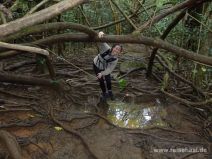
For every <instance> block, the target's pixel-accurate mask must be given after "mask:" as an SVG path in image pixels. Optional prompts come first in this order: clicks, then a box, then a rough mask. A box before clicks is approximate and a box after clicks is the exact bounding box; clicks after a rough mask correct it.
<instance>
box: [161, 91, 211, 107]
mask: <svg viewBox="0 0 212 159" xmlns="http://www.w3.org/2000/svg"><path fill="white" fill-rule="evenodd" d="M161 92H162V93H164V94H165V95H167V96H168V97H170V98H173V99H175V100H177V101H179V102H181V103H183V104H186V105H191V106H203V105H207V104H210V103H212V98H211V99H209V100H205V101H203V102H190V101H188V100H185V99H182V98H180V97H177V96H175V95H173V94H170V93H168V92H166V91H163V90H161Z"/></svg>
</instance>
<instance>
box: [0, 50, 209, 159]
mask: <svg viewBox="0 0 212 159" xmlns="http://www.w3.org/2000/svg"><path fill="white" fill-rule="evenodd" d="M138 50H140V49H138ZM76 55H77V56H76ZM94 56H95V51H93V49H86V50H81V51H79V52H78V53H76V54H73V55H71V56H69V57H67V58H66V59H67V60H68V61H69V62H70V63H72V64H74V65H76V66H77V67H79V68H81V69H83V70H85V71H87V72H89V73H90V74H92V75H94V73H93V70H92V59H93V58H94ZM144 56H145V55H144V54H138V53H135V52H134V53H133V51H132V49H131V52H130V53H129V54H125V55H124V56H123V57H122V58H121V60H120V61H119V66H120V65H121V63H124V62H126V61H132V62H133V63H134V62H135V61H137V62H139V61H140V62H142V63H145V59H144V58H143V57H144ZM31 58H32V57H31V56H18V57H15V58H11V60H10V62H9V63H8V61H7V63H6V66H5V67H9V66H12V65H14V63H17V62H18V61H26V60H30V59H31ZM54 66H55V70H56V73H57V78H58V79H63V80H64V81H65V80H67V82H66V85H65V86H64V88H63V89H62V90H58V89H53V88H49V87H43V86H30V85H17V84H9V83H0V99H1V101H4V102H2V103H0V129H1V130H5V131H7V132H9V133H10V134H12V135H13V136H15V139H16V140H17V142H18V144H19V145H20V148H21V150H19V151H21V152H22V154H23V156H24V157H23V158H33V159H46V158H51V159H91V158H98V159H144V158H145V159H169V158H170V159H185V158H186V159H189V158H190V159H191V158H192V159H203V158H209V157H210V156H209V148H210V146H211V145H210V144H209V143H208V142H207V139H206V137H205V136H206V135H205V134H204V130H203V129H202V127H203V125H204V124H205V123H204V121H203V120H201V117H200V116H197V115H196V114H195V112H193V111H191V109H190V108H189V107H187V106H185V105H181V104H180V103H177V102H176V101H173V100H171V99H169V98H166V97H165V96H164V95H163V94H162V93H161V92H160V91H159V88H160V84H159V82H157V81H156V80H155V79H148V80H147V79H146V78H145V70H144V69H142V68H141V69H137V70H136V71H134V72H132V73H129V74H128V75H127V76H126V77H125V79H126V81H127V87H126V88H125V89H124V90H122V91H120V89H119V85H118V82H117V81H115V80H113V89H114V94H115V97H116V100H115V101H108V102H107V103H102V102H100V100H99V96H100V88H99V86H98V83H97V81H96V79H94V78H92V76H89V75H88V74H85V73H84V72H82V71H80V70H78V69H77V68H75V67H73V65H71V64H69V63H66V62H64V61H61V60H56V61H55V62H54ZM132 67H135V68H136V67H138V65H133V66H132ZM34 68H35V63H31V64H26V65H24V66H23V67H20V68H15V69H13V72H12V73H17V74H25V75H32V76H36V77H43V78H44V77H48V76H47V75H46V74H44V75H38V74H35V73H32V72H33V70H34ZM119 68H120V67H117V68H116V70H115V72H114V74H115V75H117V74H119V73H120V69H119ZM139 68H140V66H139ZM131 69H132V68H131ZM133 69H134V68H133ZM127 71H129V70H126V72H127ZM122 72H123V70H122ZM126 72H125V73H126ZM7 135H8V136H9V134H7ZM0 141H1V142H0V158H5V156H7V154H9V153H10V155H11V153H12V152H11V151H13V153H15V152H14V151H16V146H14V145H13V146H12V147H11V145H10V147H11V148H10V149H12V150H10V152H8V146H7V144H6V143H4V142H3V141H4V140H2V137H0ZM14 142H15V141H14Z"/></svg>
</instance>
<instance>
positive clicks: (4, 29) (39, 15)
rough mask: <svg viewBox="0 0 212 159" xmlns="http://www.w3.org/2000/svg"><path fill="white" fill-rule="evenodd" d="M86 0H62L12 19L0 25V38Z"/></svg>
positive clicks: (47, 18) (86, 0)
mask: <svg viewBox="0 0 212 159" xmlns="http://www.w3.org/2000/svg"><path fill="white" fill-rule="evenodd" d="M88 1H89V0H64V1H61V2H59V3H57V4H55V5H53V6H51V7H48V8H46V9H43V10H41V11H39V12H36V13H34V14H32V15H29V16H26V17H23V18H20V19H17V20H14V21H12V22H10V23H7V24H3V25H0V40H1V38H3V37H5V36H7V35H10V34H13V33H16V32H18V31H20V30H21V29H23V28H26V27H29V26H32V25H35V24H39V23H42V22H44V21H46V20H49V19H51V18H53V17H55V16H57V15H59V14H61V13H62V12H64V11H66V10H68V9H71V8H73V7H75V6H77V5H80V4H83V3H85V2H88ZM14 26H15V27H14Z"/></svg>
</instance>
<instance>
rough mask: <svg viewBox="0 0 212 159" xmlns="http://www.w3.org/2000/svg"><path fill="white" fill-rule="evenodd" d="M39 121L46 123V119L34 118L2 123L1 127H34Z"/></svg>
mask: <svg viewBox="0 0 212 159" xmlns="http://www.w3.org/2000/svg"><path fill="white" fill-rule="evenodd" d="M38 123H45V121H44V120H42V119H39V120H34V121H30V122H29V121H22V122H18V123H8V124H1V125H0V128H11V127H34V126H35V125H37V124H38Z"/></svg>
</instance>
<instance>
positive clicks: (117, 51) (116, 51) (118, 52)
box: [111, 44, 123, 56]
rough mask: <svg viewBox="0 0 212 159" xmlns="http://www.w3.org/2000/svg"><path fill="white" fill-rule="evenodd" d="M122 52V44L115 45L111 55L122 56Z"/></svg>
mask: <svg viewBox="0 0 212 159" xmlns="http://www.w3.org/2000/svg"><path fill="white" fill-rule="evenodd" d="M122 51H123V48H122V46H121V45H120V44H114V45H113V46H112V48H111V54H112V55H114V56H119V55H121V53H122Z"/></svg>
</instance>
